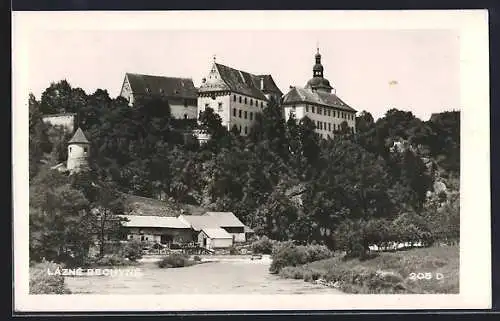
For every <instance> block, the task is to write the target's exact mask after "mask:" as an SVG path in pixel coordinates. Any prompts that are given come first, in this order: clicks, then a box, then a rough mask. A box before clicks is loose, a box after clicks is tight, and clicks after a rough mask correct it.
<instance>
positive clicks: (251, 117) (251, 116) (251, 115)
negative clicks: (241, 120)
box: [250, 112, 253, 120]
mask: <svg viewBox="0 0 500 321" xmlns="http://www.w3.org/2000/svg"><path fill="white" fill-rule="evenodd" d="M250 120H253V113H252V112H250Z"/></svg>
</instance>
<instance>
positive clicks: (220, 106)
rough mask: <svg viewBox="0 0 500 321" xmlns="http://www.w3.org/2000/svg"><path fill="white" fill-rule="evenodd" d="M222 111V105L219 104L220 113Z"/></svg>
mask: <svg viewBox="0 0 500 321" xmlns="http://www.w3.org/2000/svg"><path fill="white" fill-rule="evenodd" d="M221 111H222V103H219V112H221Z"/></svg>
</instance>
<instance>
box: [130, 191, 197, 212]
mask: <svg viewBox="0 0 500 321" xmlns="http://www.w3.org/2000/svg"><path fill="white" fill-rule="evenodd" d="M123 196H124V198H125V208H126V211H127V212H128V213H129V215H145V216H167V217H177V216H179V215H180V214H183V213H184V214H187V215H200V214H202V213H204V212H205V210H204V209H202V208H199V207H196V206H193V205H187V204H180V205H174V204H172V203H169V202H166V201H160V200H157V199H153V198H147V197H142V196H137V195H132V194H123Z"/></svg>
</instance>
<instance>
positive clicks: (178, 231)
mask: <svg viewBox="0 0 500 321" xmlns="http://www.w3.org/2000/svg"><path fill="white" fill-rule="evenodd" d="M124 217H126V218H127V219H128V222H124V223H123V226H124V228H125V229H126V230H125V233H126V235H127V240H140V241H144V242H154V243H161V244H171V243H185V242H192V240H193V233H192V230H191V227H190V226H189V225H187V224H185V223H184V222H182V221H181V220H179V219H178V218H176V217H162V216H141V215H124Z"/></svg>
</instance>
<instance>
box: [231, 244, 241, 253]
mask: <svg viewBox="0 0 500 321" xmlns="http://www.w3.org/2000/svg"><path fill="white" fill-rule="evenodd" d="M229 254H231V255H238V254H240V251H238V249H237V248H236V247H234V246H231V247H230V248H229Z"/></svg>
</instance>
